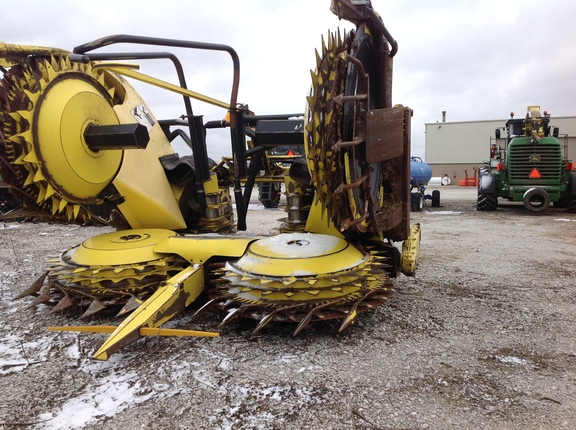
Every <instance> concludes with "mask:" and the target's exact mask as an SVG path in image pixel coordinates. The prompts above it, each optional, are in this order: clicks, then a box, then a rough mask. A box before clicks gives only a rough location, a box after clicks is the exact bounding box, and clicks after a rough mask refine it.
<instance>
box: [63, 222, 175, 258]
mask: <svg viewBox="0 0 576 430" xmlns="http://www.w3.org/2000/svg"><path fill="white" fill-rule="evenodd" d="M172 236H176V233H175V232H173V231H172V230H164V229H153V228H151V229H136V230H121V231H115V232H112V233H106V234H102V235H100V236H95V237H91V238H90V239H87V240H85V241H84V242H82V244H80V245H79V246H77V247H76V248H72V249H71V250H69V251H68V252H66V253H65V255H64V256H63V259H64V260H67V262H70V263H73V264H77V265H81V266H116V265H126V264H136V263H144V262H147V261H153V260H157V259H159V258H162V257H164V256H165V254H159V253H157V252H154V247H155V246H156V245H157V244H158V243H160V242H161V241H163V240H164V239H167V238H169V237H172Z"/></svg>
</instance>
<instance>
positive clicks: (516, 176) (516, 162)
mask: <svg viewBox="0 0 576 430" xmlns="http://www.w3.org/2000/svg"><path fill="white" fill-rule="evenodd" d="M508 157H509V158H508V166H507V168H508V170H509V172H508V173H509V175H510V179H511V180H522V181H524V180H528V179H529V178H528V176H529V175H530V172H531V171H532V169H533V168H534V167H536V168H537V169H538V171H539V172H540V174H541V175H542V179H541V180H543V181H549V180H553V181H560V174H561V172H562V151H561V149H560V145H553V144H552V145H547V144H542V143H531V142H528V143H519V142H517V143H516V144H514V145H510V148H509V152H508Z"/></svg>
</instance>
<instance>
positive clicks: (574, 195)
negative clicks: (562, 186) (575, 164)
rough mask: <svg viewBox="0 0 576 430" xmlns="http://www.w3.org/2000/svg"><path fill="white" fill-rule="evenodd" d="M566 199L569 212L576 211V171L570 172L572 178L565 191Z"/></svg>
mask: <svg viewBox="0 0 576 430" xmlns="http://www.w3.org/2000/svg"><path fill="white" fill-rule="evenodd" d="M564 201H565V202H566V208H567V209H568V212H570V213H574V212H576V172H570V179H568V185H567V186H566V192H565V193H564Z"/></svg>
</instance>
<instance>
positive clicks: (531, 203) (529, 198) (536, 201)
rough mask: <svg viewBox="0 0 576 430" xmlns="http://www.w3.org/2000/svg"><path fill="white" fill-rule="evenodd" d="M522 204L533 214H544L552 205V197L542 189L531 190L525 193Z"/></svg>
mask: <svg viewBox="0 0 576 430" xmlns="http://www.w3.org/2000/svg"><path fill="white" fill-rule="evenodd" d="M522 203H524V207H525V208H526V209H528V210H529V211H531V212H534V213H540V212H544V211H545V210H546V209H548V206H549V205H550V195H549V194H548V193H547V192H546V191H545V190H543V189H542V188H537V187H535V188H530V189H529V190H528V191H526V192H525V193H524V197H523V198H522Z"/></svg>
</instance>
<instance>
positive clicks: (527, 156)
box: [477, 106, 576, 213]
mask: <svg viewBox="0 0 576 430" xmlns="http://www.w3.org/2000/svg"><path fill="white" fill-rule="evenodd" d="M506 131H507V134H508V135H507V137H505V138H502V137H501V134H500V129H496V133H495V135H496V139H495V140H492V139H491V145H490V161H489V162H487V165H485V166H482V167H480V169H479V171H478V175H479V177H478V201H477V209H478V210H479V211H494V210H496V208H497V207H498V198H499V197H502V198H505V199H508V200H509V201H514V202H522V203H523V204H524V207H525V208H526V209H528V210H529V211H531V212H534V213H540V212H543V211H545V210H546V209H547V208H548V207H549V205H550V203H551V202H552V203H553V204H554V205H555V206H560V207H566V208H567V209H568V212H576V171H574V163H573V162H572V161H571V160H569V159H568V157H567V154H566V152H567V145H566V144H562V143H561V142H560V141H559V140H558V137H559V130H558V128H557V127H551V126H550V115H549V114H548V113H547V112H546V111H544V113H543V114H541V113H540V106H528V112H527V114H526V117H525V118H524V119H521V118H520V119H514V113H511V114H510V119H509V120H508V121H507V122H506ZM502 144H503V146H502Z"/></svg>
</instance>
